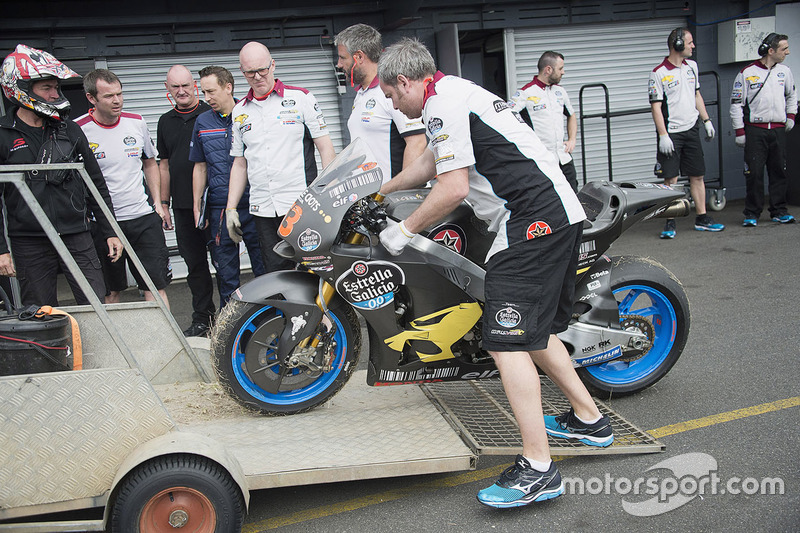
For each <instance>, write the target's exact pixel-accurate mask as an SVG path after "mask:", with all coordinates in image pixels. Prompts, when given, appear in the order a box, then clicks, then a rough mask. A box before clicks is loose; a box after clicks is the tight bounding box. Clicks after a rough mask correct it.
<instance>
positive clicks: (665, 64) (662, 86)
mask: <svg viewBox="0 0 800 533" xmlns="http://www.w3.org/2000/svg"><path fill="white" fill-rule="evenodd" d="M699 90H700V79H699V77H698V70H697V63H695V62H694V61H692V60H691V59H684V60H683V62H682V63H681V66H680V68H678V67H676V66H675V65H673V64H672V63H670V62H669V59H668V58H664V61H662V62H661V64H660V65H658V66H657V67H656V68H654V69H653V71H652V72H651V73H650V82H649V86H648V93H649V95H650V103H651V104H652V103H653V102H662V104H661V113H662V114H663V115H664V122H665V124H666V126H667V133H677V132H681V131H687V130H690V129H692V127H693V126H694V125H695V123H696V122H697V117H698V116H700V112H699V111H698V110H697V101H696V100H695V93H696V92H697V91H699Z"/></svg>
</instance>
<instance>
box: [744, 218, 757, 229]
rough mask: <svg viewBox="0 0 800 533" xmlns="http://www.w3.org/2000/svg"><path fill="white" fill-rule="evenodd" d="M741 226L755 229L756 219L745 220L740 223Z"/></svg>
mask: <svg viewBox="0 0 800 533" xmlns="http://www.w3.org/2000/svg"><path fill="white" fill-rule="evenodd" d="M742 226H744V227H745V228H755V227H756V226H758V219H755V218H746V219H744V222H742Z"/></svg>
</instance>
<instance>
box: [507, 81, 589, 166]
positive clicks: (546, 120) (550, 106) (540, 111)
mask: <svg viewBox="0 0 800 533" xmlns="http://www.w3.org/2000/svg"><path fill="white" fill-rule="evenodd" d="M509 104H511V106H512V107H511V109H512V110H514V111H516V112H517V113H520V114H522V112H523V111H527V113H528V116H529V117H530V119H531V124H532V125H533V132H534V133H535V134H536V136H537V137H539V140H540V141H542V143H544V145H545V147H546V148H547V149H548V150H550V152H551V153H552V154H553V155H555V156H556V157H557V158H558V161H559V163H561V164H562V165H565V164H567V163H569V162H570V161H572V155H570V154H569V153H567V152H566V150H565V149H564V140H565V137H564V118H565V117H571V116H572V115H574V114H575V110H574V109H573V108H572V103H571V102H570V101H569V95H567V91H566V90H565V89H564V88H563V87H562V86H560V85H545V84H544V83H542V81H541V80H539V78H533V81H532V82H530V83H529V84H527V85H525V86H524V87H522V89H520V90H519V91H517V92H515V93H514V95H513V96H512V97H511V101H510V102H509Z"/></svg>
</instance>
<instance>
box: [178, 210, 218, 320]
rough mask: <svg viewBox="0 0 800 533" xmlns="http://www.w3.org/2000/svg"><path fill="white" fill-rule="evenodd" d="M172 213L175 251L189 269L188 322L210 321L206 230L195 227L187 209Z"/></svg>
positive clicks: (211, 300)
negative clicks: (175, 243)
mask: <svg viewBox="0 0 800 533" xmlns="http://www.w3.org/2000/svg"><path fill="white" fill-rule="evenodd" d="M172 214H173V224H174V225H175V236H176V238H177V240H178V252H179V253H180V254H181V257H182V258H183V260H184V262H185V263H186V268H187V269H188V272H189V273H188V275H187V277H186V284H187V285H189V291H191V293H192V323H199V324H210V323H211V318H212V317H213V316H214V312H215V311H216V309H215V307H214V281H213V280H212V279H211V271H210V270H209V268H208V242H209V232H208V231H207V230H199V229H197V227H196V226H195V224H194V213H193V211H192V210H191V209H174V208H173V210H172Z"/></svg>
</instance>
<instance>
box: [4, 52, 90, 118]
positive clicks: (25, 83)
mask: <svg viewBox="0 0 800 533" xmlns="http://www.w3.org/2000/svg"><path fill="white" fill-rule="evenodd" d="M78 77H80V76H79V75H78V73H77V72H75V71H74V70H72V69H71V68H69V67H68V66H66V65H65V64H64V63H62V62H61V61H59V60H58V59H56V58H55V57H53V55H52V54H49V53H47V52H45V51H43V50H37V49H36V48H31V47H29V46H25V45H24V44H18V45H17V47H16V49H14V51H13V52H11V53H10V54H8V57H6V58H5V60H4V61H3V74H2V78H0V83H2V85H3V93H4V94H5V95H6V98H8V99H9V100H11V102H12V103H14V104H16V105H18V106H20V107H26V108H28V109H30V110H31V111H33V112H34V113H36V114H37V115H40V116H42V117H45V118H54V119H56V120H64V119H66V118H67V116H68V115H69V108H70V103H69V100H67V99H66V97H64V94H63V93H62V92H61V87H60V86H59V88H58V96H59V98H58V100H56V101H54V102H46V101H44V100H43V99H42V98H41V97H39V96H36V95H35V94H34V93H33V84H34V82H37V81H40V80H47V79H54V78H55V79H59V80H67V79H69V78H78Z"/></svg>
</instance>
